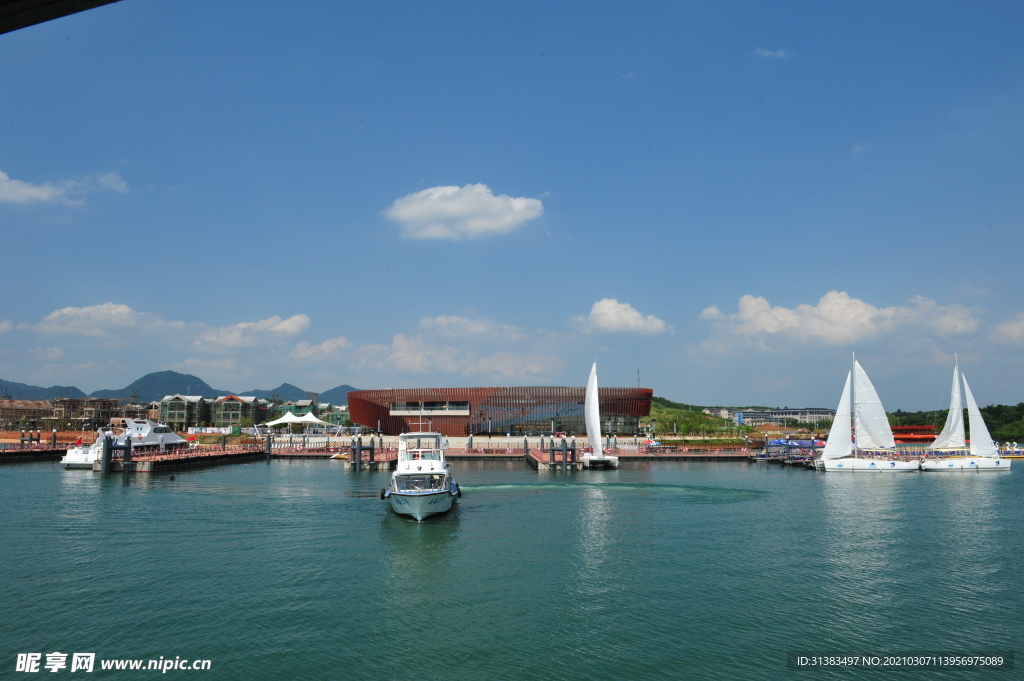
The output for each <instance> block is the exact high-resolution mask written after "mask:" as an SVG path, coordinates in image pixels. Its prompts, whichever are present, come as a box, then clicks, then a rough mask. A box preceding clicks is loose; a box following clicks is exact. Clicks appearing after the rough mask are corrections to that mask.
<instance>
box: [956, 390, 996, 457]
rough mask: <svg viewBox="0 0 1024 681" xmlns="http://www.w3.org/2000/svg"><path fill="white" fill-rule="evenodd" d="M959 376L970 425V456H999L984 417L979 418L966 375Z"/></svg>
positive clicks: (979, 414)
mask: <svg viewBox="0 0 1024 681" xmlns="http://www.w3.org/2000/svg"><path fill="white" fill-rule="evenodd" d="M960 377H961V378H962V379H963V381H964V394H965V395H966V396H967V421H968V423H969V424H970V426H971V456H984V457H988V458H990V459H994V458H996V457H998V456H999V451H998V450H997V449H996V443H995V442H993V441H992V436H991V435H989V432H988V426H986V425H985V419H983V418H981V411H980V410H979V409H978V403H977V402H975V401H974V395H972V394H971V387H970V386H969V385H967V377H966V376H964V375H962V374H961V376H960Z"/></svg>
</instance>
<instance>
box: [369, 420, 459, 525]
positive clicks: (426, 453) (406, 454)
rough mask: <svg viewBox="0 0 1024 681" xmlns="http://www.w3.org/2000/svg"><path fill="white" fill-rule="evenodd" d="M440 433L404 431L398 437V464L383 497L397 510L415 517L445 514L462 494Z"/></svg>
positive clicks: (381, 492) (422, 517) (382, 492)
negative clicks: (446, 455) (447, 458)
mask: <svg viewBox="0 0 1024 681" xmlns="http://www.w3.org/2000/svg"><path fill="white" fill-rule="evenodd" d="M445 448H446V445H445V444H444V436H443V435H441V433H403V434H402V435H399V436H398V465H397V467H396V468H395V471H394V473H392V474H391V487H390V488H389V489H382V490H381V491H380V498H381V499H385V500H387V501H390V502H391V509H392V510H393V511H394V512H395V513H401V514H403V515H411V516H412V517H414V518H416V520H423V519H424V518H426V517H427V516H431V515H435V514H437V513H444V512H445V511H447V510H448V509H450V508H451V507H452V504H453V503H455V499H456V498H458V497H460V496H462V492H461V491H460V490H459V486H458V484H456V482H455V479H454V478H453V477H452V474H451V470H450V467H451V465H450V464H449V463H448V462H447V461H446V460H445V456H444V452H445Z"/></svg>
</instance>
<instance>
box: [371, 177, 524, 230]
mask: <svg viewBox="0 0 1024 681" xmlns="http://www.w3.org/2000/svg"><path fill="white" fill-rule="evenodd" d="M543 213H544V204H543V203H542V202H541V201H540V200H538V199H527V198H513V197H511V196H506V195H505V194H502V195H501V196H494V194H492V193H491V189H490V187H488V186H487V185H485V184H467V185H466V186H465V187H431V188H430V189H424V190H423V191H419V192H416V193H415V194H409V195H408V196H403V197H401V198H399V199H395V202H394V203H393V204H391V207H390V208H388V209H387V210H385V211H384V213H383V215H384V217H386V218H388V219H389V220H393V221H394V222H397V223H399V224H400V225H401V227H402V233H403V235H404V236H406V237H408V238H411V239H448V240H451V241H459V240H461V239H477V238H482V237H488V236H496V235H499V234H508V233H509V232H512V231H514V230H515V229H517V228H519V227H521V226H522V225H523V224H525V223H527V222H529V221H530V220H534V219H536V218H538V217H540V216H541V215H542V214H543Z"/></svg>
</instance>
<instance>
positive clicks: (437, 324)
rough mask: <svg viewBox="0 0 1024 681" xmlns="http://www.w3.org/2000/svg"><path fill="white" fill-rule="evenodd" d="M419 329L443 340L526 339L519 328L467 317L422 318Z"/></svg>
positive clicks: (442, 316)
mask: <svg viewBox="0 0 1024 681" xmlns="http://www.w3.org/2000/svg"><path fill="white" fill-rule="evenodd" d="M420 328H421V329H422V330H424V331H426V332H429V333H433V334H436V335H439V336H443V337H445V338H475V339H495V340H523V339H525V338H526V335H525V334H524V333H523V331H522V329H520V328H519V327H516V326H512V325H510V324H498V323H496V322H493V321H491V320H489V319H469V318H467V317H456V316H444V315H441V316H438V317H424V318H423V319H421V320H420Z"/></svg>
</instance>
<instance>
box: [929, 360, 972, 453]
mask: <svg viewBox="0 0 1024 681" xmlns="http://www.w3.org/2000/svg"><path fill="white" fill-rule="evenodd" d="M971 432H974V431H973V430H972V431H971ZM966 447H967V438H966V437H965V436H964V405H963V402H961V400H960V367H959V365H958V363H956V362H954V363H953V389H952V391H951V392H950V396H949V416H947V417H946V425H944V426H943V427H942V432H941V433H939V436H938V437H937V438H935V442H933V443H932V446H931V448H932V449H964V448H966Z"/></svg>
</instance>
